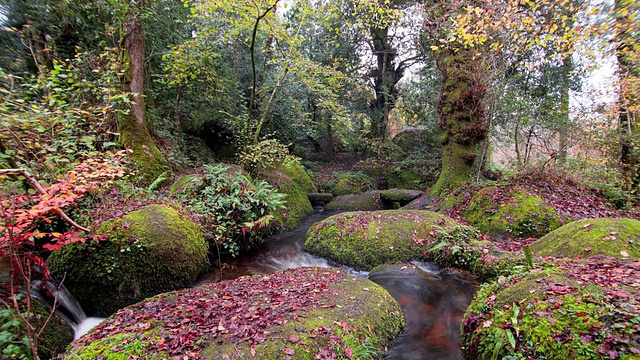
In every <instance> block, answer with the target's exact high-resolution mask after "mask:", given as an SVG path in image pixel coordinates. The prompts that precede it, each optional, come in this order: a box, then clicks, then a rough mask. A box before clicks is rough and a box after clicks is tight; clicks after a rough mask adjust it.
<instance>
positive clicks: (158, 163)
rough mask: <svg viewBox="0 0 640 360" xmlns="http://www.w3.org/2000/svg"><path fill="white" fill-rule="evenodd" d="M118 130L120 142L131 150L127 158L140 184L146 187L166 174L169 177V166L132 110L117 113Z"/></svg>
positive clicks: (144, 125) (145, 127)
mask: <svg viewBox="0 0 640 360" xmlns="http://www.w3.org/2000/svg"><path fill="white" fill-rule="evenodd" d="M118 132H119V133H120V143H121V144H122V145H123V146H124V147H126V148H127V149H129V150H131V154H129V159H130V160H131V164H132V165H133V168H134V171H135V173H136V176H137V181H138V183H139V184H140V186H143V187H146V186H148V185H150V184H152V183H153V182H154V181H156V180H157V179H159V178H160V177H162V176H163V174H165V175H167V176H166V178H167V179H169V178H171V176H169V175H171V173H172V171H171V167H170V166H169V163H168V162H167V160H166V159H165V158H164V156H163V155H162V153H161V152H160V150H159V149H158V147H157V146H156V145H155V143H154V142H153V139H152V138H151V135H150V134H149V130H148V129H147V126H146V124H139V123H138V122H137V121H136V119H135V117H134V116H133V112H130V113H119V115H118Z"/></svg>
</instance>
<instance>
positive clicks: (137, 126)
mask: <svg viewBox="0 0 640 360" xmlns="http://www.w3.org/2000/svg"><path fill="white" fill-rule="evenodd" d="M142 4H143V1H138V2H135V3H134V2H133V1H131V2H130V4H129V6H131V9H130V10H129V12H128V14H127V18H126V20H125V23H124V26H123V29H122V31H123V33H122V36H123V44H124V48H123V49H122V56H123V59H122V60H123V63H124V66H125V72H124V73H125V75H124V79H123V86H124V90H125V91H127V92H130V93H132V94H133V95H132V102H131V105H130V109H129V111H128V112H122V113H121V114H120V115H119V117H118V132H119V133H120V141H121V143H122V145H123V146H124V147H125V148H127V149H130V150H132V151H133V153H132V154H131V156H130V159H131V161H132V162H133V166H134V168H135V170H136V172H137V176H138V181H139V183H140V185H142V186H146V185H149V184H151V183H152V182H154V181H155V180H157V179H158V178H159V177H161V176H162V174H163V173H165V172H167V171H171V170H170V167H169V164H168V162H167V160H166V159H165V158H164V157H163V156H162V154H161V153H160V150H159V149H158V147H157V146H156V145H155V143H154V142H153V138H151V134H150V133H149V129H148V128H147V121H146V111H145V104H144V97H143V94H144V79H145V66H144V64H145V53H144V49H145V46H144V35H143V32H142V19H141V12H142Z"/></svg>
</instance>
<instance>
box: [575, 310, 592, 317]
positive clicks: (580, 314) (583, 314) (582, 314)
mask: <svg viewBox="0 0 640 360" xmlns="http://www.w3.org/2000/svg"><path fill="white" fill-rule="evenodd" d="M587 315H589V314H587V313H586V312H584V311H580V312H577V313H576V316H577V317H585V316H587Z"/></svg>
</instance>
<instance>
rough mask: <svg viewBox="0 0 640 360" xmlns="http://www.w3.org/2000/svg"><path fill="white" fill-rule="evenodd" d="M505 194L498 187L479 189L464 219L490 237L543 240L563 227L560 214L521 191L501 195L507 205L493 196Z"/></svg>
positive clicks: (536, 197)
mask: <svg viewBox="0 0 640 360" xmlns="http://www.w3.org/2000/svg"><path fill="white" fill-rule="evenodd" d="M502 191H505V189H503V188H500V187H495V186H490V187H485V188H482V189H480V190H479V191H478V192H477V193H475V194H474V195H473V197H472V198H471V201H470V202H469V206H467V208H466V209H465V210H464V211H463V212H462V215H463V216H464V217H465V218H466V219H467V220H468V221H469V222H470V223H471V224H473V225H474V226H476V227H478V228H479V229H480V230H482V231H484V232H486V233H488V234H491V235H506V236H542V235H544V234H547V233H548V232H550V231H552V230H554V229H556V228H558V227H560V225H561V224H562V218H561V216H560V215H559V214H558V212H557V211H556V210H555V209H554V208H552V207H551V206H549V205H546V204H545V203H544V201H543V200H542V199H541V198H540V197H538V196H535V195H532V194H530V193H528V192H527V191H525V190H522V189H508V190H506V191H509V192H510V193H509V194H506V195H505V194H500V198H505V197H506V198H508V199H509V200H508V201H505V202H498V201H495V200H494V195H495V194H496V193H497V192H502Z"/></svg>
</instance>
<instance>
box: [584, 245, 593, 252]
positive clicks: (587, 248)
mask: <svg viewBox="0 0 640 360" xmlns="http://www.w3.org/2000/svg"><path fill="white" fill-rule="evenodd" d="M591 250H593V249H592V248H591V246H589V247H586V248H584V251H586V252H589V251H591Z"/></svg>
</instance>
